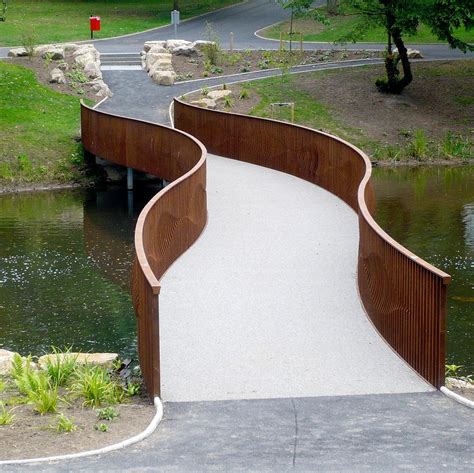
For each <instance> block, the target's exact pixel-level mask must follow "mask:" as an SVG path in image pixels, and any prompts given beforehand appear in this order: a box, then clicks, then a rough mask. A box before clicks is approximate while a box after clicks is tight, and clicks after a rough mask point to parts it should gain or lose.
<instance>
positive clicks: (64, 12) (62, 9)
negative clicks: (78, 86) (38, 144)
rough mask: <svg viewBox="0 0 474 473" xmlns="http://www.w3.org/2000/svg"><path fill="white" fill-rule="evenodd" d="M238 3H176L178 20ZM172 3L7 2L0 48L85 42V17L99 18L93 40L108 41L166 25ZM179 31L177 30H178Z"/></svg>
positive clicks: (152, 0)
mask: <svg viewBox="0 0 474 473" xmlns="http://www.w3.org/2000/svg"><path fill="white" fill-rule="evenodd" d="M237 2H238V0H197V1H196V0H180V7H181V18H182V19H186V18H190V17H192V16H195V15H199V14H201V13H205V12H208V11H212V10H215V9H216V8H221V7H224V6H226V5H231V4H233V3H237ZM171 10H172V1H171V0H166V1H156V0H141V1H139V2H137V1H133V0H114V1H107V0H97V1H95V0H94V1H92V0H74V1H65V2H64V1H56V0H47V1H44V0H41V1H37V0H11V1H9V2H8V11H7V20H6V21H5V22H4V23H2V24H1V28H0V34H1V37H0V46H20V45H21V44H22V35H24V34H26V33H28V34H29V35H31V36H33V37H34V38H35V39H36V43H37V44H43V43H53V42H64V41H79V40H88V39H89V38H90V30H89V16H90V15H94V16H96V15H98V16H100V17H101V31H97V32H95V33H94V38H109V37H111V36H118V35H123V34H128V33H136V32H138V31H143V30H147V29H150V28H156V27H158V26H163V25H166V24H169V22H170V12H171ZM178 31H179V30H178Z"/></svg>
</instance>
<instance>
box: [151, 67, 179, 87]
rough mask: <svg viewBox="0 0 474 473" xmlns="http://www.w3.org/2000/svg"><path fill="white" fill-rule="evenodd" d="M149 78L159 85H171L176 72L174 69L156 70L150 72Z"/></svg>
mask: <svg viewBox="0 0 474 473" xmlns="http://www.w3.org/2000/svg"><path fill="white" fill-rule="evenodd" d="M151 78H152V79H153V80H154V81H155V82H156V83H158V84H159V85H173V84H174V81H175V79H176V73H175V72H174V71H161V70H156V71H155V72H153V73H152V74H151Z"/></svg>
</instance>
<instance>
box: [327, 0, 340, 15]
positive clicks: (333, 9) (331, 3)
mask: <svg viewBox="0 0 474 473" xmlns="http://www.w3.org/2000/svg"><path fill="white" fill-rule="evenodd" d="M337 2H338V0H327V9H328V13H329V14H330V15H337V7H338V4H337Z"/></svg>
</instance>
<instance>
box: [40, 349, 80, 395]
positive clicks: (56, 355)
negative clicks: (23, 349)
mask: <svg viewBox="0 0 474 473" xmlns="http://www.w3.org/2000/svg"><path fill="white" fill-rule="evenodd" d="M51 349H52V352H53V353H52V354H51V355H50V356H49V357H48V358H47V360H46V371H47V372H48V375H49V377H50V379H51V382H52V383H53V384H54V385H55V386H64V385H65V384H66V383H67V382H68V381H69V379H70V378H71V376H72V374H73V373H74V371H75V370H76V368H77V357H78V355H77V354H76V355H72V354H71V348H67V349H66V350H63V351H60V350H58V349H57V348H56V347H54V346H53V347H51Z"/></svg>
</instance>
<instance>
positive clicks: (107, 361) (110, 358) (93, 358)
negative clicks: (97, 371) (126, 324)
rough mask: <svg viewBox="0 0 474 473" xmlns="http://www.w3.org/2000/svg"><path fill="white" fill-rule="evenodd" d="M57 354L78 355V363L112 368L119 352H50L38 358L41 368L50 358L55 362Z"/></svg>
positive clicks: (61, 356) (61, 355)
mask: <svg viewBox="0 0 474 473" xmlns="http://www.w3.org/2000/svg"><path fill="white" fill-rule="evenodd" d="M56 356H59V357H60V358H63V357H65V356H73V357H76V356H77V359H76V361H77V363H79V364H81V365H85V364H90V365H99V366H105V367H106V368H111V367H112V364H113V362H114V361H115V360H116V359H117V358H118V355H117V353H75V352H74V353H61V354H60V355H56V354H54V353H49V354H47V355H43V356H41V357H40V358H39V359H38V364H39V366H40V368H42V369H45V368H46V366H47V361H48V359H50V358H51V360H52V361H53V362H54V360H55V359H56Z"/></svg>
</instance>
